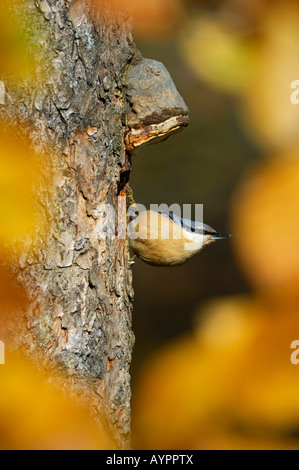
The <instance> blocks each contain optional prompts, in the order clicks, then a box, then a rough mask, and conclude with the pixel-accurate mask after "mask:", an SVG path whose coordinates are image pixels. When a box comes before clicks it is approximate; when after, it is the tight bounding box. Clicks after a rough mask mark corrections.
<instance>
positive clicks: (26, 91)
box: [0, 0, 188, 449]
mask: <svg viewBox="0 0 299 470" xmlns="http://www.w3.org/2000/svg"><path fill="white" fill-rule="evenodd" d="M13 1H15V0H13ZM13 1H12V3H13ZM23 3H24V4H25V9H24V10H23V13H22V14H24V15H27V16H29V17H30V21H31V24H32V25H33V31H34V34H35V36H36V37H35V40H37V42H38V43H39V45H40V47H41V49H42V51H43V52H42V58H41V60H40V62H39V64H38V68H37V71H38V77H39V78H35V79H34V80H30V79H28V80H26V81H25V82H23V83H22V84H21V85H20V84H16V83H14V82H13V81H12V80H10V79H8V78H7V79H6V78H5V77H0V78H1V79H3V81H4V84H5V91H6V93H5V101H4V105H3V106H1V107H0V114H1V116H2V117H5V119H7V118H11V119H13V121H14V123H16V122H18V123H26V125H28V124H30V129H31V130H30V133H31V139H32V142H33V145H34V147H35V149H36V151H37V152H40V155H41V156H42V155H45V156H44V157H43V158H44V165H45V168H46V170H45V171H46V172H47V171H49V172H51V174H52V175H53V185H52V187H51V188H48V190H47V191H44V192H41V193H40V194H39V202H40V210H41V211H42V212H43V215H44V219H45V220H47V224H48V226H49V227H50V229H49V230H48V231H47V232H46V234H47V236H46V239H42V244H41V243H39V242H40V238H39V237H37V238H36V240H35V250H33V251H32V250H31V249H30V250H28V251H26V249H24V253H23V255H22V256H19V257H18V258H17V259H16V262H15V271H16V274H17V278H18V280H19V281H20V282H21V283H22V284H23V285H25V286H26V287H27V290H28V292H29V295H30V308H29V309H28V310H27V311H26V314H25V320H26V322H25V323H26V328H22V329H21V328H20V329H19V330H18V332H17V333H16V332H14V335H15V342H16V343H17V344H18V345H19V346H22V347H23V349H24V350H26V351H27V353H29V354H30V355H31V356H33V357H35V359H38V360H42V361H43V362H45V361H49V363H51V364H53V363H55V364H58V365H59V366H60V367H61V368H62V369H63V370H64V371H65V372H66V376H67V378H66V379H65V387H66V388H67V389H68V390H71V391H73V392H74V393H77V392H78V393H79V394H80V396H84V397H87V398H88V400H89V401H90V408H91V409H92V410H93V414H94V416H95V418H96V419H97V420H98V421H99V422H100V421H103V420H104V421H105V422H107V423H108V424H109V426H110V428H111V429H112V430H113V434H114V436H115V439H116V442H117V445H118V446H119V447H120V448H124V449H125V448H128V447H129V445H130V398H131V391H130V375H129V367H130V362H131V355H132V348H133V343H134V337H133V333H132V330H131V315H132V300H133V290H132V275H131V268H130V264H129V256H130V254H129V249H128V241H127V240H126V239H119V238H118V237H117V236H116V238H114V239H111V238H107V239H99V238H98V233H99V227H100V226H101V227H102V228H103V226H104V227H105V223H106V222H105V220H106V218H105V213H104V209H103V206H101V204H108V205H110V206H112V207H113V208H115V209H116V211H117V202H118V197H119V195H125V189H126V187H127V186H128V177H129V172H130V169H131V154H130V153H129V152H132V150H134V149H135V148H136V147H138V146H139V145H141V144H142V143H144V142H147V141H149V140H152V139H153V138H161V137H162V138H163V137H166V136H168V135H169V134H170V133H172V132H175V131H177V130H179V129H181V128H182V127H183V126H185V125H187V123H188V118H187V113H188V110H187V108H186V106H185V104H184V102H183V100H182V99H181V98H180V96H179V95H178V93H177V92H176V90H175V87H174V86H173V84H172V82H171V80H170V77H169V76H168V74H167V71H166V70H164V68H163V67H162V66H161V65H160V64H157V63H155V62H154V61H149V62H144V61H143V60H142V58H141V56H140V54H139V52H138V51H137V50H136V47H135V45H134V43H133V39H132V36H131V24H130V22H129V21H128V19H127V18H126V17H125V16H124V14H123V13H121V12H119V13H118V14H117V15H116V16H113V17H111V16H110V15H109V11H108V10H109V4H108V2H102V6H101V8H100V9H99V10H97V11H96V10H94V9H92V6H91V5H90V0H76V1H75V0H74V1H72V0H26V1H25V2H23ZM144 67H145V69H144ZM142 70H143V71H142ZM128 71H130V72H129V73H128ZM140 71H141V72H140ZM127 75H128V78H126V77H127ZM140 76H142V77H143V79H141V81H140ZM149 76H151V77H152V78H151V79H150V83H151V85H150V87H149V88H148V87H146V86H145V83H149ZM134 77H135V78H134ZM136 77H137V78H136ZM138 77H139V78H138ZM126 80H127V81H126ZM151 80H152V81H151ZM157 80H158V82H157ZM161 81H162V82H163V83H162V85H163V86H164V88H165V93H164V94H163V93H162V95H163V96H162V97H160V98H159V100H158V103H157V102H156V103H154V102H153V100H152V97H153V96H157V94H158V90H159V88H160V86H161ZM154 82H155V83H157V86H156V87H155V86H154ZM163 86H162V88H163ZM140 90H141V91H140ZM126 91H127V95H126ZM160 91H161V90H160ZM149 95H151V98H150V96H149ZM150 99H151V100H152V101H150V102H149V100H150ZM145 102H146V103H147V105H146V104H145ZM139 113H141V114H140V116H139V117H138V114H139ZM136 116H137V117H136ZM149 116H151V117H150V118H149ZM41 158H42V157H41ZM122 210H123V208H122ZM110 229H111V227H110V226H109V222H108V223H107V226H106V230H107V231H108V232H109V230H110ZM116 235H117V234H116ZM84 399H85V398H84ZM103 404H104V405H103Z"/></svg>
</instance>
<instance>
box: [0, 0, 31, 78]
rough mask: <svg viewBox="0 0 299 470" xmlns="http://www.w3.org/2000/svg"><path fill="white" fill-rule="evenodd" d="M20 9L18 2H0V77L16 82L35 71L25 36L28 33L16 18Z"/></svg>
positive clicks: (5, 0) (20, 5) (15, 0)
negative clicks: (11, 78)
mask: <svg viewBox="0 0 299 470" xmlns="http://www.w3.org/2000/svg"><path fill="white" fill-rule="evenodd" d="M21 8H22V2H21V1H20V0H14V3H12V2H11V1H10V0H1V2H0V75H1V76H2V75H3V74H4V75H5V76H6V75H9V76H13V77H14V78H15V79H17V80H22V79H24V78H26V77H28V76H30V75H31V74H32V73H33V72H34V70H35V61H34V54H33V52H32V51H30V50H29V49H30V48H29V47H28V46H29V43H28V36H26V34H28V31H26V28H25V26H24V25H23V24H22V21H21V20H20V18H18V16H17V12H18V11H19V12H20V11H21ZM27 26H28V25H27ZM1 78H2V77H1Z"/></svg>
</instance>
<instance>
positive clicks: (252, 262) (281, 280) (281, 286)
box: [231, 147, 299, 302]
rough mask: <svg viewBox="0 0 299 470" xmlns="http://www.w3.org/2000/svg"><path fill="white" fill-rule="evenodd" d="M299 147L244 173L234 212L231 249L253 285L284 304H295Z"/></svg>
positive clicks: (298, 275)
mask: <svg viewBox="0 0 299 470" xmlns="http://www.w3.org/2000/svg"><path fill="white" fill-rule="evenodd" d="M298 207H299V147H296V148H294V149H292V150H285V151H284V152H283V151H281V152H280V153H279V154H277V155H276V156H275V157H272V158H269V159H267V160H264V161H263V162H262V163H260V164H259V165H257V166H255V167H254V169H253V170H252V172H251V173H250V174H247V175H246V177H245V178H244V181H242V183H241V184H240V187H239V189H238V190H237V191H236V192H235V196H234V203H233V207H232V215H231V217H232V222H231V224H232V228H231V230H232V232H233V233H234V249H235V253H236V255H237V258H238V259H239V260H240V262H241V265H242V267H243V269H244V271H245V272H246V273H247V274H248V277H249V279H250V281H251V282H252V284H253V285H254V286H255V287H257V288H258V289H259V290H262V291H267V295H271V296H272V297H283V299H284V302H290V301H294V299H295V300H297V301H298V300H299V251H298V246H299V219H298V217H297V214H298Z"/></svg>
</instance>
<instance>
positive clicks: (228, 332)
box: [135, 297, 299, 449]
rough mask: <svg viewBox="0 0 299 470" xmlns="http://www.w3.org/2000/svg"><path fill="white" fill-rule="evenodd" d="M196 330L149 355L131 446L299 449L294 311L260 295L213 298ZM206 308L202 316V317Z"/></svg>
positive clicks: (139, 396)
mask: <svg viewBox="0 0 299 470" xmlns="http://www.w3.org/2000/svg"><path fill="white" fill-rule="evenodd" d="M199 314H200V315H199V319H200V321H199V324H198V325H197V328H196V329H195V331H194V332H193V334H189V335H186V336H185V337H183V338H181V339H179V340H177V341H174V342H173V343H171V344H169V345H168V346H166V347H164V348H163V349H162V350H160V351H158V353H157V354H156V355H155V356H154V357H153V358H152V359H151V360H149V362H148V364H147V365H146V367H145V369H144V373H143V374H142V377H141V379H140V383H139V387H138V394H137V397H136V402H135V421H136V429H135V446H136V447H137V448H148V449H149V448H151V449H221V448H224V449H226V448H230V449H238V448H242V449H250V448H256V449H259V448H264V449H271V448H283V449H284V448H298V447H299V442H298V441H296V440H295V438H294V436H293V433H294V432H296V430H297V429H298V427H299V401H298V394H299V375H298V371H297V369H296V366H294V365H293V364H292V363H291V361H290V355H291V349H290V344H291V341H292V340H293V338H294V332H295V331H296V330H297V331H298V315H297V311H296V310H289V311H285V310H284V307H282V308H280V307H277V306H275V304H271V303H265V302H263V301H262V300H261V299H256V298H253V299H250V298H249V297H239V298H238V297H232V298H224V299H218V300H214V301H211V302H210V303H208V304H206V305H204V306H203V307H202V309H201V311H200V312H199ZM203 314H204V316H203Z"/></svg>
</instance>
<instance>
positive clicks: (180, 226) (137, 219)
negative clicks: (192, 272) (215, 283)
mask: <svg viewBox="0 0 299 470" xmlns="http://www.w3.org/2000/svg"><path fill="white" fill-rule="evenodd" d="M128 217H129V221H130V223H129V232H128V234H129V238H130V243H131V246H132V248H133V251H134V253H135V254H136V255H137V256H139V258H141V259H142V260H143V261H145V262H147V263H149V264H152V265H156V266H177V265H179V264H183V263H185V262H186V261H187V260H188V259H189V258H191V256H193V255H194V254H195V253H198V252H199V251H200V250H201V249H202V248H203V247H204V246H206V245H209V244H210V243H212V242H213V241H215V240H218V239H221V238H227V237H229V236H230V235H229V234H226V233H218V232H216V231H215V230H214V229H213V228H211V227H209V226H208V225H206V224H204V223H202V222H195V221H192V220H188V219H183V218H181V217H179V216H178V215H176V214H174V213H173V212H166V211H153V210H149V211H142V212H139V213H138V212H137V211H136V210H135V209H134V207H132V206H131V207H130V208H129V209H128Z"/></svg>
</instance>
